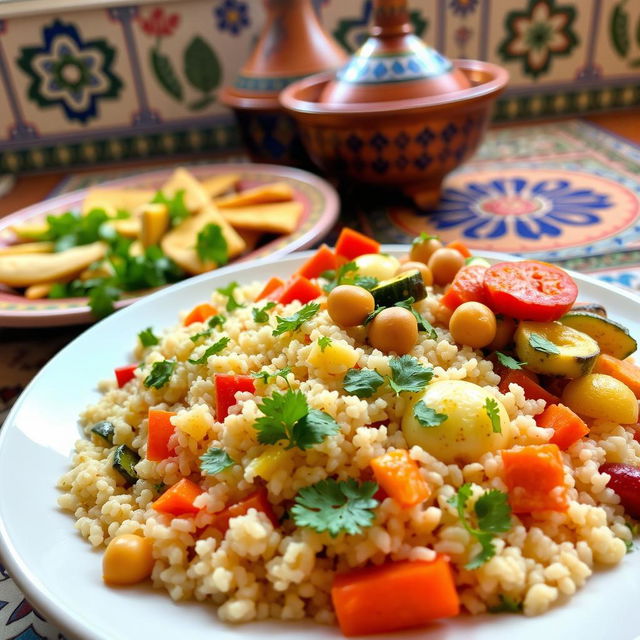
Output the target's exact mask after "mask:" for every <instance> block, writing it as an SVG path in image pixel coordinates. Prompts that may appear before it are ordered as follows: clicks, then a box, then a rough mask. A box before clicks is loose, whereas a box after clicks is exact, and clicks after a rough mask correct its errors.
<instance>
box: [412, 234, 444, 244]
mask: <svg viewBox="0 0 640 640" xmlns="http://www.w3.org/2000/svg"><path fill="white" fill-rule="evenodd" d="M429 240H440V236H433V235H431V234H430V233H427V232H426V231H421V232H420V235H418V236H416V237H415V238H414V239H413V241H412V242H411V245H412V246H414V247H415V246H416V245H417V244H422V243H423V242H427V241H429Z"/></svg>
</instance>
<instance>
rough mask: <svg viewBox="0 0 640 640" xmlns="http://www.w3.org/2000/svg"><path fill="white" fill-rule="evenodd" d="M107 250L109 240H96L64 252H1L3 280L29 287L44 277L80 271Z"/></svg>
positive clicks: (49, 277) (101, 256)
mask: <svg viewBox="0 0 640 640" xmlns="http://www.w3.org/2000/svg"><path fill="white" fill-rule="evenodd" d="M106 252H107V245H106V244H104V243H103V242H94V243H93V244H85V245H82V246H80V247H73V248H72V249H68V250H67V251H61V252H60V253H35V254H26V255H15V256H0V283H3V284H7V285H9V286H10V287H28V286H30V285H32V284H38V283H41V282H43V281H53V280H60V279H62V278H65V277H67V276H71V275H75V274H76V273H80V272H81V271H82V270H83V269H86V268H87V267H88V266H89V265H90V264H91V263H92V262H95V261H96V260H100V259H101V258H103V257H104V256H105V254H106Z"/></svg>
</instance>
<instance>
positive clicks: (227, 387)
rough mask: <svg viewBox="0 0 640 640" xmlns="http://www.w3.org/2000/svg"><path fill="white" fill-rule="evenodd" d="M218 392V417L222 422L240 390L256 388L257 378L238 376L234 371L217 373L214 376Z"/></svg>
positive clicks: (252, 390) (253, 389)
mask: <svg viewBox="0 0 640 640" xmlns="http://www.w3.org/2000/svg"><path fill="white" fill-rule="evenodd" d="M213 380H214V387H215V392H216V419H217V420H218V422H222V421H223V420H224V419H225V418H226V417H227V416H228V415H229V407H231V406H233V405H234V404H235V403H236V393H237V392H238V391H251V392H252V393H253V392H254V391H255V390H256V384H255V380H254V379H253V378H252V377H251V376H237V375H235V374H233V373H216V375H215V377H214V379H213Z"/></svg>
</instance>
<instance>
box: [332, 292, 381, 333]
mask: <svg viewBox="0 0 640 640" xmlns="http://www.w3.org/2000/svg"><path fill="white" fill-rule="evenodd" d="M375 306H376V303H375V300H374V299H373V296H372V295H371V294H370V293H369V292H368V291H367V290H366V289H363V288H362V287H356V286H355V285H352V284H341V285H338V286H337V287H336V288H335V289H333V290H332V291H331V293H329V296H328V297H327V311H328V312H329V315H330V316H331V319H332V320H333V321H334V322H335V323H336V324H337V325H340V326H341V327H355V326H356V325H359V324H362V323H363V322H364V320H365V318H366V317H367V316H368V315H369V314H370V313H371V312H372V311H373V310H374V309H375Z"/></svg>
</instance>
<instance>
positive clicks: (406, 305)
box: [394, 297, 438, 340]
mask: <svg viewBox="0 0 640 640" xmlns="http://www.w3.org/2000/svg"><path fill="white" fill-rule="evenodd" d="M414 303H415V300H414V298H412V297H409V298H407V299H406V300H401V301H400V302H396V303H395V305H394V306H395V307H402V308H403V309H406V310H407V311H411V313H412V314H413V317H414V318H415V319H416V322H417V323H418V331H426V332H427V336H428V337H429V338H431V340H435V339H437V337H438V334H437V333H436V330H435V329H434V328H433V325H432V324H431V323H430V322H429V321H428V320H427V319H426V318H425V317H424V316H423V315H422V314H421V313H420V312H419V311H418V310H417V309H416V308H415V307H414V306H413V304H414Z"/></svg>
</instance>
